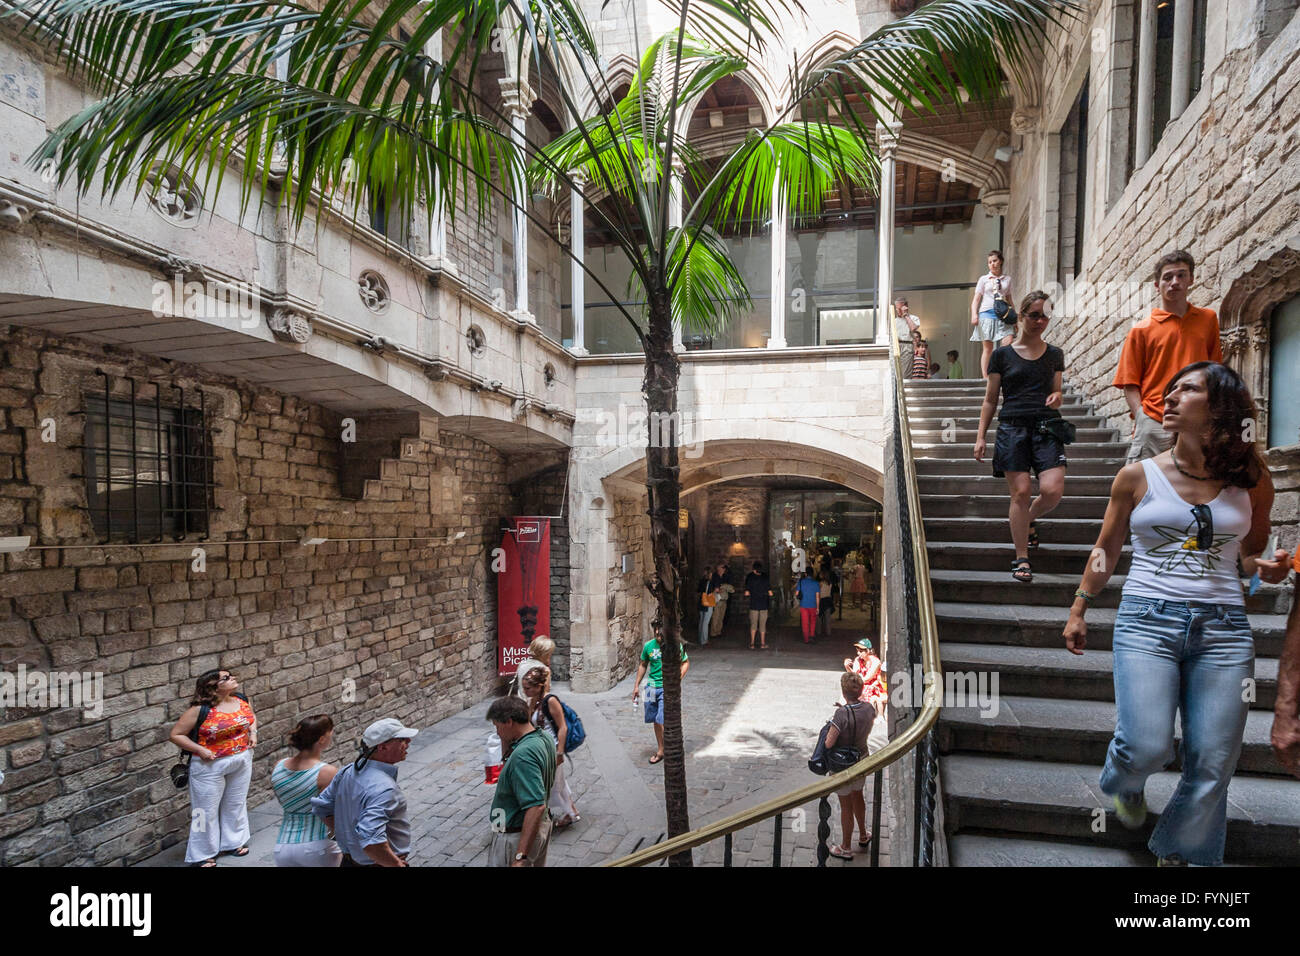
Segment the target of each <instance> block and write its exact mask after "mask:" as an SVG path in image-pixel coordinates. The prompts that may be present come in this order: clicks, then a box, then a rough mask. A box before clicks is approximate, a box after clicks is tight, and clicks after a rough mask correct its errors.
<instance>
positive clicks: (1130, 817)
mask: <svg viewBox="0 0 1300 956" xmlns="http://www.w3.org/2000/svg"><path fill="white" fill-rule="evenodd" d="M1113 799H1114V803H1115V816H1116V817H1118V818H1119V822H1120V823H1122V824H1123V825H1124V826H1126V827H1128V829H1130V830H1136V829H1137V828H1138V827H1140V826H1142V824H1143V823H1145V822H1146V819H1147V800H1146V797H1145V796H1144V795H1142V794H1140V793H1139V794H1138V795H1137V796H1136V797H1133V798H1129V799H1125V798H1124V797H1122V796H1120V795H1119V794H1115V796H1114V798H1113Z"/></svg>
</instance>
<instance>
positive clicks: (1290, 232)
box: [1008, 0, 1300, 547]
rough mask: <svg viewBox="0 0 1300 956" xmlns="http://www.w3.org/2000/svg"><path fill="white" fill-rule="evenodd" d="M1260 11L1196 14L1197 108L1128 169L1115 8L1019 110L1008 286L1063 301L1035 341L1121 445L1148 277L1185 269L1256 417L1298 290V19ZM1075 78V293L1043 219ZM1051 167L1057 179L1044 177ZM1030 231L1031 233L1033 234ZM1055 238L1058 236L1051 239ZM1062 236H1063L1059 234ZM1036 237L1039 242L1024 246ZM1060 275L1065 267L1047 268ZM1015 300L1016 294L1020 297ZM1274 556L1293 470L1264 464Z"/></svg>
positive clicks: (1057, 60)
mask: <svg viewBox="0 0 1300 956" xmlns="http://www.w3.org/2000/svg"><path fill="white" fill-rule="evenodd" d="M1286 6H1287V5H1286V4H1281V5H1279V4H1276V3H1273V2H1272V0H1243V2H1240V3H1237V2H1231V3H1228V2H1224V0H1211V2H1210V3H1209V4H1208V14H1207V29H1206V44H1205V69H1204V73H1203V76H1202V80H1201V84H1200V92H1199V93H1198V94H1197V95H1196V96H1194V97H1193V98H1192V100H1191V103H1190V104H1189V105H1188V107H1187V109H1186V111H1185V112H1184V113H1183V114H1182V115H1181V116H1180V117H1178V118H1176V119H1174V120H1173V121H1171V122H1170V123H1169V125H1168V126H1167V127H1166V128H1165V129H1164V132H1163V134H1162V136H1161V137H1160V139H1159V141H1158V142H1157V143H1156V144H1155V147H1154V151H1153V153H1152V155H1151V156H1150V158H1149V159H1148V160H1147V161H1146V162H1145V163H1144V164H1142V166H1141V167H1139V168H1137V169H1135V170H1133V169H1130V163H1131V160H1130V158H1129V157H1130V155H1131V149H1130V144H1129V142H1128V137H1129V122H1130V116H1129V102H1130V84H1131V82H1133V77H1134V76H1135V75H1136V70H1135V69H1134V66H1135V64H1134V57H1135V54H1134V52H1133V45H1134V37H1133V35H1132V33H1133V28H1132V22H1133V8H1132V5H1131V3H1130V2H1129V0H1108V2H1105V3H1100V4H1093V5H1092V17H1091V20H1090V21H1089V20H1084V21H1082V22H1079V23H1077V24H1076V25H1075V26H1074V27H1073V28H1072V29H1071V30H1069V31H1068V32H1058V33H1057V34H1055V35H1054V37H1053V38H1052V42H1051V50H1050V51H1049V52H1050V55H1048V56H1047V57H1046V58H1045V59H1046V62H1048V63H1050V64H1051V67H1050V68H1049V69H1047V70H1045V71H1044V74H1043V76H1042V77H1041V82H1040V84H1039V87H1040V88H1039V89H1036V90H1032V91H1021V92H1020V93H1019V94H1018V95H1017V106H1018V107H1019V108H1021V109H1023V110H1024V113H1023V115H1024V116H1025V118H1026V120H1027V122H1029V123H1031V124H1032V128H1030V129H1029V132H1027V133H1026V134H1025V135H1024V136H1023V137H1022V139H1021V141H1020V143H1019V145H1020V146H1021V147H1022V152H1021V153H1020V154H1019V155H1017V156H1016V158H1015V159H1014V160H1013V167H1012V203H1011V209H1010V211H1009V215H1008V226H1009V227H1010V228H1009V233H1010V235H1011V236H1013V237H1016V236H1018V235H1019V229H1020V227H1019V226H1018V225H1013V224H1019V223H1022V222H1026V223H1029V224H1032V226H1033V228H1030V229H1028V230H1027V231H1026V232H1025V236H1024V239H1023V242H1019V243H1015V244H1013V245H1011V246H1010V247H1009V249H1008V252H1009V261H1008V271H1009V272H1010V273H1011V274H1012V275H1016V276H1020V275H1024V276H1026V277H1028V278H1029V279H1030V282H1031V284H1038V285H1042V286H1044V287H1048V285H1049V284H1050V283H1052V282H1058V283H1060V284H1061V285H1062V286H1064V287H1065V289H1066V293H1065V294H1064V295H1062V296H1061V298H1060V300H1059V301H1058V302H1057V305H1056V310H1055V314H1056V322H1055V324H1054V327H1053V329H1052V331H1051V332H1050V333H1049V337H1050V338H1051V339H1052V340H1053V341H1054V342H1058V343H1060V344H1061V345H1062V346H1063V347H1064V348H1065V352H1066V358H1067V363H1068V371H1067V374H1068V375H1069V377H1070V378H1071V379H1072V380H1073V381H1074V382H1075V383H1076V384H1078V385H1079V386H1081V387H1082V389H1083V390H1084V392H1085V393H1086V394H1087V395H1088V396H1089V397H1090V398H1091V399H1092V400H1093V401H1095V402H1097V404H1098V406H1099V409H1100V411H1101V413H1102V414H1103V415H1105V416H1107V417H1108V419H1109V421H1110V424H1112V425H1113V426H1115V427H1117V428H1119V429H1120V430H1121V432H1122V434H1124V435H1127V434H1128V432H1129V429H1130V427H1131V419H1130V418H1129V416H1128V409H1127V406H1126V405H1125V402H1124V397H1123V394H1122V393H1121V391H1120V390H1119V389H1116V388H1113V387H1112V386H1111V384H1110V383H1111V380H1112V378H1113V377H1114V373H1115V365H1116V361H1117V359H1118V355H1119V349H1120V345H1121V344H1122V342H1123V341H1124V337H1125V335H1126V334H1127V332H1128V330H1129V328H1130V327H1131V326H1132V325H1133V323H1134V322H1135V321H1137V320H1139V319H1141V318H1143V317H1145V316H1146V315H1147V314H1148V313H1149V311H1150V309H1151V307H1152V306H1153V305H1156V304H1158V298H1157V295H1156V292H1155V289H1154V287H1153V285H1152V282H1151V269H1152V267H1153V266H1154V263H1155V261H1156V260H1157V259H1158V258H1159V256H1160V255H1161V254H1162V253H1164V252H1167V251H1169V250H1171V249H1175V248H1183V249H1187V250H1188V251H1190V252H1191V253H1192V254H1193V256H1195V258H1196V261H1197V269H1196V276H1195V286H1194V288H1193V289H1192V293H1191V296H1190V298H1191V300H1192V302H1193V303H1195V304H1197V305H1201V306H1204V307H1208V308H1211V309H1214V310H1216V311H1218V312H1219V318H1220V324H1221V326H1222V327H1223V329H1224V350H1225V359H1226V361H1227V362H1228V363H1229V364H1231V365H1233V367H1235V368H1236V369H1237V370H1238V371H1240V372H1241V373H1242V375H1243V377H1244V378H1245V379H1246V381H1247V384H1248V385H1250V387H1251V389H1252V392H1253V393H1254V395H1255V396H1256V398H1257V399H1259V400H1260V404H1261V406H1262V411H1263V412H1264V413H1265V414H1267V405H1268V394H1267V392H1268V385H1267V382H1268V377H1267V369H1268V350H1269V342H1268V321H1267V319H1268V316H1269V314H1270V311H1271V309H1272V307H1273V306H1274V305H1276V304H1278V303H1280V302H1283V301H1286V300H1287V299H1288V298H1290V297H1292V296H1294V295H1296V293H1297V290H1300V228H1298V227H1297V223H1298V222H1300V156H1298V154H1297V149H1298V148H1300V123H1298V122H1297V120H1300V61H1297V59H1296V57H1295V50H1296V48H1297V46H1300V17H1296V16H1295V15H1294V9H1295V8H1294V5H1291V8H1290V9H1289V10H1288V9H1286ZM1085 74H1087V75H1088V76H1089V97H1088V98H1089V102H1090V104H1092V106H1090V109H1089V117H1088V137H1089V143H1088V155H1089V173H1088V186H1087V189H1088V198H1087V213H1086V216H1087V221H1086V229H1085V234H1084V248H1083V268H1082V275H1081V276H1079V277H1077V280H1076V284H1075V285H1074V287H1073V292H1072V293H1071V291H1070V286H1069V277H1068V276H1067V275H1062V274H1059V273H1058V272H1057V269H1056V264H1057V261H1058V260H1057V255H1056V250H1055V248H1054V246H1055V240H1056V238H1057V236H1058V234H1059V233H1058V229H1057V227H1056V219H1057V217H1058V215H1059V216H1065V214H1066V213H1065V207H1066V199H1067V197H1064V196H1060V195H1058V188H1059V182H1060V179H1061V178H1062V174H1063V173H1068V172H1069V170H1068V169H1062V168H1061V167H1062V166H1063V165H1064V164H1065V163H1066V155H1065V154H1066V149H1065V148H1064V147H1065V145H1067V142H1066V138H1063V137H1062V136H1061V133H1062V131H1063V129H1064V130H1065V131H1066V132H1067V133H1068V126H1067V119H1068V114H1069V112H1070V108H1071V105H1072V104H1073V102H1074V100H1075V98H1076V97H1077V96H1078V92H1079V88H1080V86H1079V84H1080V83H1081V82H1082V79H1083V77H1084V75H1085ZM1054 151H1059V153H1060V157H1059V162H1058V163H1053V162H1051V158H1052V155H1053V152H1054ZM1039 224H1041V226H1042V227H1043V228H1042V229H1039ZM1063 225H1064V223H1063ZM1071 226H1072V224H1071ZM1040 232H1041V233H1042V234H1041V235H1039V234H1038V233H1040ZM1061 259H1064V256H1061ZM1025 287H1028V286H1025ZM1270 464H1271V466H1272V468H1273V473H1274V481H1275V483H1276V485H1277V488H1278V492H1279V494H1278V499H1277V503H1276V506H1275V509H1274V512H1273V523H1274V527H1275V528H1276V529H1278V530H1279V531H1280V533H1281V538H1282V543H1283V545H1284V546H1287V547H1293V546H1294V545H1295V544H1296V543H1297V541H1298V540H1300V514H1297V511H1298V509H1300V490H1298V489H1300V474H1298V472H1300V455H1297V454H1296V453H1295V452H1294V451H1291V452H1278V451H1274V452H1271V453H1270Z"/></svg>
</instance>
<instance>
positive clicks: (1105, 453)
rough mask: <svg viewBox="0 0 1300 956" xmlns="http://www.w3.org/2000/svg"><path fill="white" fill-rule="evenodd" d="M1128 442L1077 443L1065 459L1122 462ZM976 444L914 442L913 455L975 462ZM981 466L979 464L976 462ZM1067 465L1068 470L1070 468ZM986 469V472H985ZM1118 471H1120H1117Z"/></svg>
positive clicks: (988, 464) (989, 460) (989, 467)
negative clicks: (1114, 460)
mask: <svg viewBox="0 0 1300 956" xmlns="http://www.w3.org/2000/svg"><path fill="white" fill-rule="evenodd" d="M1128 447H1129V443H1128V442H1117V441H1108V442H1103V441H1093V442H1076V443H1075V444H1073V445H1070V446H1069V447H1067V448H1066V449H1065V457H1066V459H1067V460H1068V461H1069V463H1070V465H1073V463H1074V462H1075V461H1076V460H1077V459H1086V458H1115V459H1119V460H1122V459H1123V458H1124V456H1125V455H1126V454H1128ZM974 454H975V442H974V440H970V441H966V442H918V441H916V440H913V441H912V455H913V456H914V457H915V458H917V459H918V460H922V459H927V458H969V459H970V460H971V461H972V462H975V458H974ZM975 463H976V464H979V462H975ZM1070 465H1067V468H1068V467H1070ZM984 469H986V470H984ZM984 469H982V470H984V474H986V475H987V474H992V473H993V444H992V442H990V443H989V446H988V457H986V458H985V459H984ZM1117 470H1118V469H1117Z"/></svg>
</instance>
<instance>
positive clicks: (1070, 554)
mask: <svg viewBox="0 0 1300 956" xmlns="http://www.w3.org/2000/svg"><path fill="white" fill-rule="evenodd" d="M905 393H906V396H907V408H908V417H909V420H910V424H911V430H912V432H911V433H912V442H913V446H912V447H913V450H914V453H915V455H916V458H917V460H916V468H917V478H918V482H919V484H920V488H919V491H920V495H921V511H922V516H923V518H924V523H925V534H926V539H927V544H928V548H929V559H930V568H931V580H932V582H933V586H934V598H935V613H936V617H937V620H938V626H939V640H940V654H941V657H942V660H943V669H944V672H945V675H956V674H970V673H980V672H983V673H986V674H987V675H989V676H988V681H989V683H988V684H987V685H986V686H988V687H990V688H991V686H992V683H991V681H992V677H993V675H994V674H996V675H997V681H998V685H997V689H998V695H997V697H996V700H997V708H996V713H994V708H993V707H991V706H985V707H984V708H980V707H976V706H968V707H948V706H945V708H944V710H943V712H942V714H941V715H940V719H939V723H938V726H937V734H936V736H937V740H938V745H939V750H940V753H941V757H940V775H941V787H942V791H943V799H944V803H943V806H944V815H945V829H946V832H947V839H948V847H949V858H950V861H951V863H952V865H954V866H1042V865H1065V866H1149V865H1152V864H1153V863H1154V858H1153V857H1152V856H1151V855H1150V853H1149V852H1148V851H1147V850H1146V848H1145V845H1146V840H1147V839H1148V837H1149V836H1150V829H1151V827H1152V826H1153V825H1154V819H1155V815H1156V814H1157V813H1158V812H1159V811H1160V810H1161V809H1163V807H1164V805H1165V804H1166V802H1167V801H1168V799H1169V797H1170V796H1171V795H1172V793H1173V789H1174V786H1175V784H1176V782H1177V773H1176V772H1165V773H1160V774H1156V775H1155V776H1153V777H1152V778H1151V779H1150V780H1149V781H1148V784H1147V803H1148V805H1149V806H1150V808H1151V810H1152V811H1153V812H1152V815H1151V817H1150V818H1149V820H1148V823H1147V825H1146V826H1145V827H1144V828H1143V829H1142V830H1141V831H1138V832H1131V831H1129V830H1126V829H1124V828H1123V827H1122V826H1121V825H1120V824H1119V822H1118V821H1117V820H1116V819H1115V816H1114V812H1113V809H1112V808H1111V804H1110V799H1109V798H1108V797H1106V796H1105V795H1104V794H1102V792H1101V790H1100V788H1099V786H1098V782H1097V778H1098V776H1099V774H1100V770H1101V765H1102V762H1103V760H1104V759H1105V754H1106V747H1107V744H1108V743H1109V741H1110V736H1111V733H1112V731H1113V730H1114V726H1115V704H1114V686H1113V684H1112V680H1111V653H1110V651H1111V629H1112V626H1113V623H1114V618H1115V608H1116V607H1117V606H1118V605H1119V597H1120V589H1121V588H1122V587H1123V584H1124V573H1125V572H1126V571H1127V567H1128V549H1127V547H1126V548H1125V555H1124V557H1123V559H1122V562H1121V564H1120V566H1119V567H1118V569H1117V573H1116V574H1115V575H1114V576H1113V577H1112V578H1111V580H1110V583H1109V585H1108V586H1107V588H1106V589H1105V591H1103V592H1102V594H1101V595H1100V596H1099V597H1098V599H1097V602H1096V604H1095V605H1094V607H1093V609H1092V610H1091V611H1090V612H1089V614H1088V650H1087V652H1086V653H1085V654H1084V655H1083V656H1082V657H1076V656H1074V655H1072V654H1070V653H1069V652H1067V651H1066V650H1065V642H1064V639H1063V638H1062V637H1061V631H1062V629H1063V628H1064V626H1065V621H1066V618H1067V616H1068V613H1069V606H1070V604H1071V603H1072V601H1073V594H1074V589H1075V588H1076V587H1077V586H1078V582H1079V577H1080V575H1081V574H1082V571H1083V567H1084V564H1085V561H1086V559H1087V557H1088V555H1089V554H1090V552H1091V550H1092V545H1093V543H1094V542H1095V541H1096V539H1097V535H1098V533H1099V532H1100V529H1101V519H1102V516H1103V515H1104V513H1105V509H1106V502H1107V500H1108V498H1109V494H1110V484H1111V480H1112V479H1113V477H1114V475H1115V473H1116V471H1118V470H1119V468H1120V467H1121V466H1122V465H1123V459H1124V454H1125V452H1126V449H1127V443H1126V442H1125V441H1122V440H1121V439H1120V436H1119V435H1117V434H1116V432H1115V431H1114V430H1113V429H1110V428H1107V427H1105V425H1104V423H1103V421H1102V420H1101V419H1100V418H1099V417H1098V416H1097V415H1096V414H1095V411H1094V409H1093V408H1092V406H1091V405H1089V404H1088V403H1087V402H1086V401H1084V400H1083V398H1082V397H1081V396H1080V395H1079V393H1078V392H1077V391H1075V390H1074V389H1073V388H1071V387H1069V386H1067V388H1066V390H1065V402H1064V404H1063V406H1062V409H1061V411H1062V414H1064V415H1065V417H1066V418H1068V419H1069V420H1070V421H1072V422H1074V424H1075V425H1076V427H1077V428H1078V430H1079V437H1078V441H1077V442H1076V443H1075V444H1073V445H1071V446H1070V447H1069V448H1068V449H1067V456H1068V457H1069V462H1070V464H1069V468H1068V470H1067V472H1066V475H1067V477H1066V482H1065V498H1064V500H1063V501H1062V504H1061V505H1060V507H1058V508H1057V509H1056V510H1055V511H1054V512H1052V514H1051V515H1050V516H1048V517H1047V518H1044V519H1042V520H1040V521H1039V522H1038V528H1039V536H1040V538H1041V540H1042V545H1041V546H1040V547H1039V548H1038V549H1036V550H1035V551H1033V552H1031V554H1030V559H1031V560H1032V562H1033V566H1034V580H1033V583H1031V584H1020V583H1017V582H1016V581H1014V580H1013V579H1012V578H1011V573H1010V567H1011V559H1012V558H1013V557H1014V555H1015V549H1014V548H1013V546H1012V544H1011V532H1010V528H1009V527H1008V525H1007V504H1008V501H1007V491H1006V481H1005V480H1004V479H1002V478H994V477H992V466H991V464H990V461H989V459H988V458H986V459H985V461H984V463H982V464H981V463H979V462H976V461H975V459H974V458H973V457H971V455H972V451H973V449H974V441H975V430H976V428H977V427H978V424H979V411H980V403H981V401H982V399H983V395H984V384H983V382H980V381H978V380H975V381H970V380H968V381H952V382H949V381H945V380H933V381H916V382H908V383H907V384H906V385H905ZM996 422H997V420H996V419H994V425H996ZM988 447H989V455H990V456H991V455H992V449H993V429H990V431H989V436H988ZM1280 593H1281V592H1279V591H1278V590H1276V589H1267V588H1266V589H1264V590H1263V591H1262V592H1261V593H1260V594H1258V595H1256V596H1254V597H1251V598H1247V611H1248V613H1249V615H1250V621H1251V626H1252V629H1253V630H1254V634H1255V640H1256V654H1257V660H1256V664H1255V675H1256V681H1257V688H1256V691H1257V692H1256V700H1255V702H1254V703H1252V705H1251V711H1250V715H1249V718H1248V720H1247V724H1246V734H1245V737H1246V739H1245V746H1244V748H1243V750H1242V755H1241V760H1240V762H1239V763H1238V767H1237V774H1236V776H1235V777H1234V778H1233V781H1232V784H1231V786H1230V788H1229V791H1228V842H1227V850H1226V856H1225V859H1226V862H1228V863H1264V864H1285V865H1295V864H1297V863H1300V781H1296V780H1295V779H1294V778H1292V777H1290V776H1288V775H1286V774H1285V773H1284V772H1283V770H1282V768H1281V766H1280V765H1279V764H1278V763H1277V761H1276V760H1275V759H1274V757H1273V754H1272V751H1271V749H1270V747H1269V742H1268V739H1269V729H1270V726H1271V724H1272V711H1271V707H1272V705H1273V700H1274V697H1275V695H1276V692H1277V665H1278V661H1277V658H1278V656H1279V654H1280V652H1281V648H1282V639H1283V632H1284V628H1285V620H1286V619H1285V613H1284V612H1285V610H1286V609H1285V607H1281V606H1280V604H1279V601H1280V600H1282V598H1281V597H1280ZM1279 611H1281V612H1283V613H1278V612H1279ZM958 686H965V685H964V682H963V683H962V684H958ZM1177 767H1178V764H1175V765H1174V768H1171V769H1173V770H1175V771H1176V769H1177ZM1099 808H1100V809H1101V810H1102V811H1104V814H1103V813H1099V812H1098V810H1099Z"/></svg>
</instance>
